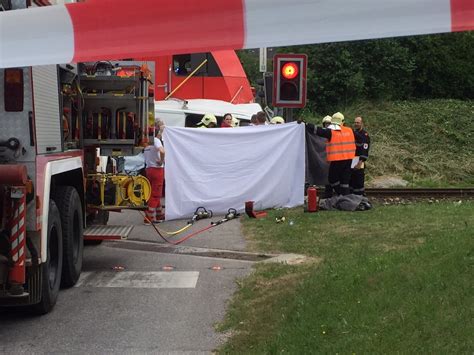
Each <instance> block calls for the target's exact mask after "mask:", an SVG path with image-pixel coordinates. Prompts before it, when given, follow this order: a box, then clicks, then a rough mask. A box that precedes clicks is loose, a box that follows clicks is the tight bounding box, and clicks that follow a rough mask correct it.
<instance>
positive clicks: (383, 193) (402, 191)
mask: <svg viewBox="0 0 474 355" xmlns="http://www.w3.org/2000/svg"><path fill="white" fill-rule="evenodd" d="M365 193H366V194H367V196H368V197H405V198H407V197H417V198H441V197H459V198H474V188H439V189H438V188H434V189H429V188H390V189H376V188H367V189H365Z"/></svg>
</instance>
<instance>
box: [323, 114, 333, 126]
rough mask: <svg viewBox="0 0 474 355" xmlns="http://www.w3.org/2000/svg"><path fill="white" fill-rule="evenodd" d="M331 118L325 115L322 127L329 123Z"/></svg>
mask: <svg viewBox="0 0 474 355" xmlns="http://www.w3.org/2000/svg"><path fill="white" fill-rule="evenodd" d="M331 120H332V117H331V116H329V115H327V116H326V117H324V118H323V125H324V124H325V123H331Z"/></svg>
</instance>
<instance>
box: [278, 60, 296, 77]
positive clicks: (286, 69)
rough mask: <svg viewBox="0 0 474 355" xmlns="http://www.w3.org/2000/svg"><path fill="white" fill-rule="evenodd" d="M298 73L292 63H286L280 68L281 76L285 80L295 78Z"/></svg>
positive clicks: (294, 64)
mask: <svg viewBox="0 0 474 355" xmlns="http://www.w3.org/2000/svg"><path fill="white" fill-rule="evenodd" d="M298 72H299V69H298V65H296V63H293V62H289V63H286V64H285V65H283V67H282V68H281V75H282V76H283V77H284V78H285V79H294V78H296V76H297V75H298Z"/></svg>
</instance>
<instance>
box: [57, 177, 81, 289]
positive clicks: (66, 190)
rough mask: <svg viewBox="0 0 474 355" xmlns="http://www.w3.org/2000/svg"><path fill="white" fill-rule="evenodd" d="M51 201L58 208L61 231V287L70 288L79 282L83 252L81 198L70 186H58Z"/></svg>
mask: <svg viewBox="0 0 474 355" xmlns="http://www.w3.org/2000/svg"><path fill="white" fill-rule="evenodd" d="M53 199H54V201H55V202H56V204H57V206H58V208H59V214H60V216H61V226H62V230H63V271H62V276H61V286H62V287H72V286H74V285H75V284H76V282H77V280H79V276H80V275H81V270H82V255H83V251H84V235H83V234H84V229H83V214H82V204H81V198H80V197H79V194H78V193H77V190H76V189H75V188H74V187H72V186H58V187H57V188H56V190H55V192H54V195H53Z"/></svg>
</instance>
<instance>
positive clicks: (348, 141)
mask: <svg viewBox="0 0 474 355" xmlns="http://www.w3.org/2000/svg"><path fill="white" fill-rule="evenodd" d="M355 150H356V146H355V138H354V132H353V131H352V129H350V128H348V127H344V126H342V127H341V130H340V131H336V130H333V131H332V132H331V140H330V141H329V142H327V143H326V155H327V161H339V160H348V159H352V158H354V157H355Z"/></svg>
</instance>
